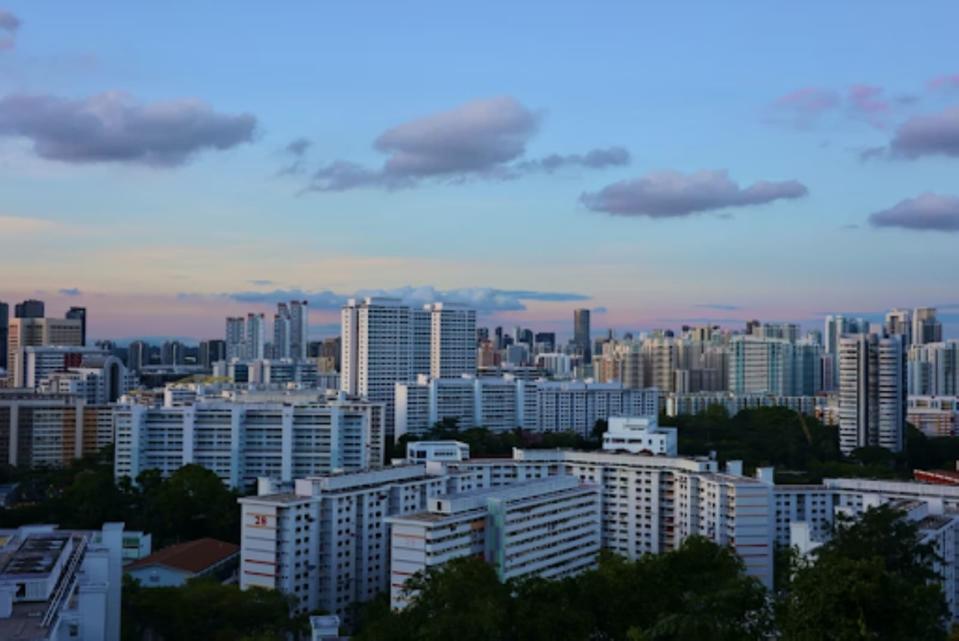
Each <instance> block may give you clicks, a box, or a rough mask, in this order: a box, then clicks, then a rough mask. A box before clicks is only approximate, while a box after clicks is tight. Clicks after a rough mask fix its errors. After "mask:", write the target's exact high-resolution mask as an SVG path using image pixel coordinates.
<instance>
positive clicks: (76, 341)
mask: <svg viewBox="0 0 959 641" xmlns="http://www.w3.org/2000/svg"><path fill="white" fill-rule="evenodd" d="M81 341H82V334H81V323H80V321H79V320H77V319H66V318H65V319H59V318H14V319H12V320H11V321H10V331H9V335H8V337H7V381H8V382H9V383H10V384H11V385H12V386H13V387H19V386H21V385H23V380H24V375H25V363H24V349H25V348H27V347H38V346H47V345H61V346H70V347H76V346H80V345H81Z"/></svg>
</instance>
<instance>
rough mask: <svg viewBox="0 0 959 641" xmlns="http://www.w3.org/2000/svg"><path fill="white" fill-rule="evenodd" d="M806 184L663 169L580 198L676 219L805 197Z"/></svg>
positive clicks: (594, 205) (605, 208)
mask: <svg viewBox="0 0 959 641" xmlns="http://www.w3.org/2000/svg"><path fill="white" fill-rule="evenodd" d="M807 192H808V190H807V189H806V186H805V185H803V184H802V183H800V182H797V181H795V180H787V181H783V182H769V181H764V180H761V181H759V182H756V183H753V184H752V185H750V186H749V187H746V188H741V187H740V186H739V185H737V184H736V183H735V182H733V181H732V180H730V178H729V176H728V174H727V172H726V171H725V170H716V171H699V172H696V173H692V174H681V173H679V172H676V171H660V172H654V173H650V174H647V175H646V176H643V177H641V178H634V179H632V180H623V181H620V182H616V183H613V184H611V185H608V186H606V187H604V188H603V189H601V190H599V191H598V192H593V193H589V192H586V193H583V194H582V196H580V201H581V202H582V203H583V204H584V205H585V206H586V207H587V208H589V209H591V210H593V211H600V212H606V213H608V214H613V215H617V216H648V217H650V218H674V217H679V216H688V215H690V214H695V213H699V212H704V211H710V210H714V209H723V208H726V207H742V206H747V205H761V204H765V203H770V202H773V201H775V200H780V199H784V198H785V199H793V198H801V197H802V196H805V195H806V193H807Z"/></svg>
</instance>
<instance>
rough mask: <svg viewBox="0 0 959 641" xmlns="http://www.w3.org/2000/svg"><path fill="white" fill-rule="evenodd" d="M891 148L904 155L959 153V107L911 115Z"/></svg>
mask: <svg viewBox="0 0 959 641" xmlns="http://www.w3.org/2000/svg"><path fill="white" fill-rule="evenodd" d="M889 147H890V150H891V151H892V153H893V154H894V155H896V156H899V157H901V158H918V157H920V156H932V155H944V156H959V107H951V108H949V109H946V110H944V111H942V112H940V113H937V114H930V115H925V116H915V117H913V118H910V119H909V120H907V121H906V122H904V123H903V124H902V125H901V126H900V127H899V128H898V129H897V130H896V133H895V135H894V136H893V139H892V142H891V143H890V144H889Z"/></svg>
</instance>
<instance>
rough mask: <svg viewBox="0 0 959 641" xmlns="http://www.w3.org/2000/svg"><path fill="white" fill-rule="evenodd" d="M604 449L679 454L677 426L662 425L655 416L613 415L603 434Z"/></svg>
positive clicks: (668, 454)
mask: <svg viewBox="0 0 959 641" xmlns="http://www.w3.org/2000/svg"><path fill="white" fill-rule="evenodd" d="M603 449H604V450H607V451H612V452H618V451H622V452H630V453H631V454H654V455H662V456H677V455H678V438H677V431H676V428H675V427H660V426H659V420H658V419H657V417H656V416H655V415H653V416H613V417H610V418H609V426H608V429H607V430H606V432H605V433H604V434H603Z"/></svg>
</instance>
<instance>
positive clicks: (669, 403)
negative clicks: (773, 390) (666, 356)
mask: <svg viewBox="0 0 959 641" xmlns="http://www.w3.org/2000/svg"><path fill="white" fill-rule="evenodd" d="M714 406H718V407H722V408H725V410H726V412H727V413H728V414H729V415H730V416H735V415H736V414H738V413H739V412H741V411H743V410H748V409H757V408H760V407H785V408H787V409H791V410H792V411H794V412H798V413H800V414H805V415H806V416H814V415H815V413H816V397H815V396H775V395H771V394H732V393H730V392H698V393H695V394H669V395H668V396H666V399H665V410H666V416H679V415H681V414H687V415H695V414H699V413H700V412H703V411H705V410H706V409H708V408H710V407H714Z"/></svg>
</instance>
